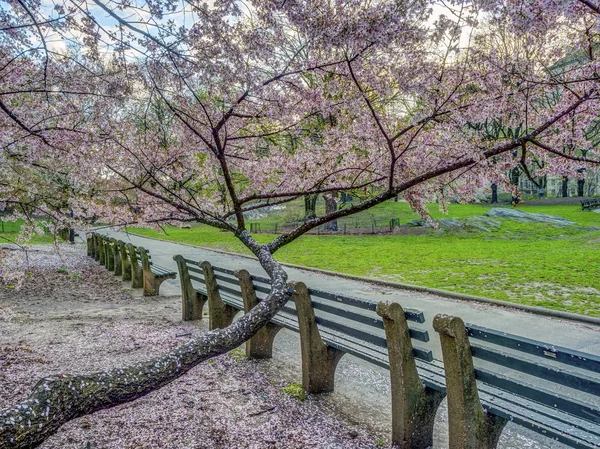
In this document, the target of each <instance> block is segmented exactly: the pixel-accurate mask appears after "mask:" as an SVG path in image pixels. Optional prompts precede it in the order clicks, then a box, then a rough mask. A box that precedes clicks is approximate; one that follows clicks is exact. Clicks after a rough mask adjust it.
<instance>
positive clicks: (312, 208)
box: [302, 195, 318, 221]
mask: <svg viewBox="0 0 600 449" xmlns="http://www.w3.org/2000/svg"><path fill="white" fill-rule="evenodd" d="M317 198H318V195H304V218H303V219H302V221H308V220H312V219H313V218H317Z"/></svg>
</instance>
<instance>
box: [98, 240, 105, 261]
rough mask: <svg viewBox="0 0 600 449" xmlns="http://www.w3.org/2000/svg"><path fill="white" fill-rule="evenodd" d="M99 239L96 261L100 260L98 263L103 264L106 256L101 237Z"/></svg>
mask: <svg viewBox="0 0 600 449" xmlns="http://www.w3.org/2000/svg"><path fill="white" fill-rule="evenodd" d="M99 240H100V245H98V246H99V247H100V249H99V252H98V261H99V262H100V265H105V262H104V257H105V256H106V251H104V240H103V239H102V238H100V239H99Z"/></svg>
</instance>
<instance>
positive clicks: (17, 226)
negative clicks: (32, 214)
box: [0, 220, 54, 244]
mask: <svg viewBox="0 0 600 449" xmlns="http://www.w3.org/2000/svg"><path fill="white" fill-rule="evenodd" d="M22 224H23V221H22V220H17V221H0V244H3V243H13V242H20V240H19V232H20V230H21V225H22ZM53 241H54V238H53V236H52V235H51V234H44V235H38V234H35V235H34V236H33V237H32V238H31V240H29V242H28V243H31V244H44V243H52V242H53Z"/></svg>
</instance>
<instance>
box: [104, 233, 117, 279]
mask: <svg viewBox="0 0 600 449" xmlns="http://www.w3.org/2000/svg"><path fill="white" fill-rule="evenodd" d="M113 240H114V239H111V238H109V237H107V238H106V240H105V241H104V264H105V265H106V269H107V270H108V271H114V269H115V256H114V252H113Z"/></svg>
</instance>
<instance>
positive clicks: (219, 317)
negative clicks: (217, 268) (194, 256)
mask: <svg viewBox="0 0 600 449" xmlns="http://www.w3.org/2000/svg"><path fill="white" fill-rule="evenodd" d="M199 265H200V267H201V268H202V270H203V271H204V280H205V282H206V292H207V296H208V327H209V329H210V330H213V329H222V328H225V327H227V326H229V325H230V324H231V323H232V322H233V318H234V317H235V315H236V314H237V313H238V312H239V310H238V309H235V308H233V307H231V306H230V305H229V304H225V302H223V300H222V299H221V295H220V293H219V286H218V285H217V279H216V278H215V272H214V270H213V268H212V265H211V264H210V263H209V262H201V263H200V264H199Z"/></svg>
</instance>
